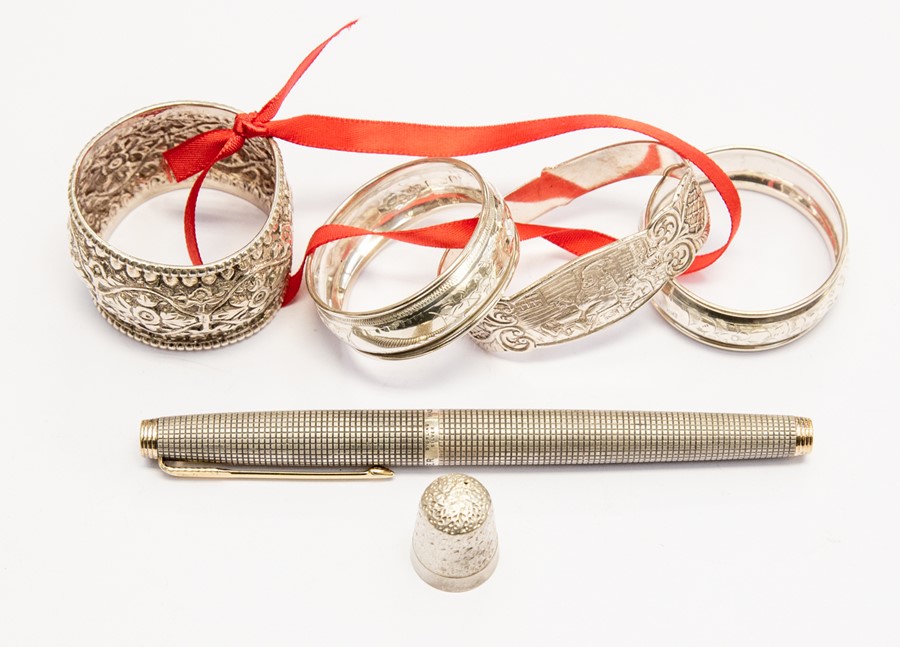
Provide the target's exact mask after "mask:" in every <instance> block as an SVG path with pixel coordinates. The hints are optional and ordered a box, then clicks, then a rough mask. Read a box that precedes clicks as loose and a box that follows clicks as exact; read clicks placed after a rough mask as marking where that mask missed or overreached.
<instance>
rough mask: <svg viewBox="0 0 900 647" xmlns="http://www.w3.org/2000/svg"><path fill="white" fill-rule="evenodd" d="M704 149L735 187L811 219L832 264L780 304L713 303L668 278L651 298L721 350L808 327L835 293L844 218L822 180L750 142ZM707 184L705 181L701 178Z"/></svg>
mask: <svg viewBox="0 0 900 647" xmlns="http://www.w3.org/2000/svg"><path fill="white" fill-rule="evenodd" d="M708 155H709V156H710V157H711V158H712V159H713V161H715V162H716V163H717V164H719V166H721V167H722V169H723V170H724V171H725V172H726V173H728V176H729V177H730V178H731V179H732V180H733V181H734V184H735V186H736V187H737V188H738V189H745V190H748V191H756V192H759V193H763V194H765V195H769V196H772V197H774V198H777V199H779V200H781V201H782V202H784V203H786V204H788V205H789V206H791V207H793V208H794V209H795V210H797V211H798V212H800V213H801V214H802V215H803V216H805V217H806V218H808V219H809V220H810V222H812V223H813V224H814V225H815V226H816V228H817V229H818V230H819V232H820V233H821V234H822V237H823V238H824V239H825V243H826V244H827V245H828V247H829V249H830V250H831V251H832V252H833V254H834V260H835V263H834V268H833V269H832V271H831V273H830V274H829V276H828V278H827V279H826V280H825V282H824V283H822V285H821V286H819V288H818V289H816V290H815V291H814V292H813V293H812V294H810V295H809V296H807V297H806V298H804V299H801V300H800V301H798V302H796V303H793V304H791V305H788V306H786V307H783V308H776V309H772V310H761V311H746V310H735V309H732V308H725V307H722V306H718V305H715V304H713V303H711V302H709V301H707V300H705V299H703V298H701V297H699V296H697V295H696V294H694V293H693V292H691V291H689V290H687V289H686V288H685V287H684V286H683V285H681V284H680V283H679V282H678V281H675V280H673V281H670V282H669V283H667V284H666V285H665V286H664V287H663V289H662V290H660V291H659V292H658V293H657V295H656V297H655V298H654V299H653V305H654V307H655V308H656V309H657V311H658V312H659V313H660V314H661V315H662V316H663V317H664V318H665V319H666V321H668V322H669V323H671V324H672V325H673V326H675V328H677V329H678V330H680V331H681V332H683V333H684V334H686V335H688V336H689V337H692V338H693V339H696V340H698V341H701V342H703V343H705V344H709V345H711V346H715V347H717V348H724V349H727V350H741V351H750V350H766V349H769V348H775V347H778V346H781V345H783V344H787V343H788V342H791V341H794V340H795V339H797V338H798V337H800V336H801V335H803V334H805V333H807V332H809V331H810V330H811V329H812V328H813V327H814V326H815V325H816V324H818V323H819V322H820V321H821V320H822V318H823V317H824V316H825V315H826V314H827V313H828V310H829V309H830V308H831V306H832V305H833V304H834V302H835V300H836V299H837V295H838V292H839V291H840V288H841V286H842V285H843V281H844V266H845V259H846V256H847V222H846V220H845V218H844V211H843V209H842V208H841V205H840V203H839V202H838V199H837V197H836V196H835V195H834V193H833V192H832V191H831V189H830V188H829V187H828V185H827V184H825V181H824V180H822V178H821V177H819V176H818V175H817V174H816V173H815V172H814V171H812V170H811V169H809V168H807V167H806V166H804V165H803V164H801V163H800V162H798V161H796V160H793V159H791V158H789V157H786V156H784V155H780V154H778V153H773V152H771V151H766V150H761V149H756V148H722V149H719V150H715V151H711V152H710V153H708ZM703 185H704V188H705V189H709V186H710V185H709V182H708V181H706V182H704V183H703Z"/></svg>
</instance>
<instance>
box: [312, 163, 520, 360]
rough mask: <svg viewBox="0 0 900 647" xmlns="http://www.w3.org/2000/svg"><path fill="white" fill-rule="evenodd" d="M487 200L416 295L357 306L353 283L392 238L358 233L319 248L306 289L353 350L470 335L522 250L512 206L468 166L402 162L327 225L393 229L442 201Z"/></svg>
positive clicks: (402, 348)
mask: <svg viewBox="0 0 900 647" xmlns="http://www.w3.org/2000/svg"><path fill="white" fill-rule="evenodd" d="M459 203H476V204H480V205H481V212H480V214H479V216H478V224H477V225H476V227H475V231H474V233H473V234H472V237H471V239H470V240H469V242H468V243H467V244H466V246H465V247H464V248H463V250H462V253H461V254H460V255H459V257H458V258H457V259H456V261H454V262H453V263H450V264H449V265H448V266H447V268H446V271H444V272H443V273H442V274H441V275H440V276H438V277H437V278H436V279H434V280H433V281H432V282H431V283H429V284H428V285H427V286H425V287H424V288H422V289H421V290H420V291H418V292H417V293H416V294H414V295H411V296H410V297H408V298H406V299H404V300H402V301H400V302H399V303H395V304H392V305H389V306H386V307H383V308H378V309H376V310H370V311H365V312H350V311H347V310H345V309H344V303H345V300H346V298H347V295H348V293H349V291H350V288H351V287H352V285H353V282H354V280H355V279H356V277H357V276H358V275H359V273H360V272H361V271H362V270H363V269H364V268H365V266H366V264H367V263H368V262H369V261H370V260H371V259H372V258H373V257H374V256H375V255H376V254H377V253H378V252H379V251H380V250H381V249H382V247H383V245H384V244H385V243H386V242H387V241H386V240H385V239H384V238H380V237H375V236H361V237H356V238H348V239H345V240H340V241H336V242H332V243H330V244H328V245H326V246H324V247H321V248H319V249H317V250H316V251H315V252H314V253H313V254H312V255H311V256H310V257H309V259H308V262H307V264H306V286H307V289H308V291H309V294H310V296H311V297H312V298H313V300H314V301H315V303H316V306H317V308H318V310H319V314H320V315H321V317H322V320H323V321H324V322H325V324H326V325H327V326H328V328H330V329H331V331H332V332H333V333H334V334H335V335H337V336H338V337H339V338H340V339H342V340H343V341H345V342H346V343H348V344H350V345H351V346H352V347H353V348H355V349H357V350H359V351H361V352H363V353H367V354H370V355H376V356H379V357H384V358H388V359H405V358H410V357H416V356H418V355H422V354H424V353H427V352H430V351H433V350H436V349H438V348H440V347H442V346H443V345H445V344H447V343H448V342H450V341H452V340H453V339H455V338H456V337H458V336H459V335H461V334H463V333H464V332H466V331H467V330H468V329H469V328H470V327H471V326H472V325H473V324H474V323H475V322H476V321H478V320H479V319H481V318H482V317H483V316H484V315H485V314H486V313H487V312H488V311H489V310H490V309H491V308H493V307H494V304H495V303H496V302H497V299H499V298H500V296H501V295H502V293H503V290H504V289H505V288H506V286H507V284H508V283H509V279H510V278H511V277H512V274H513V272H514V270H515V267H516V263H517V261H518V256H519V239H518V234H517V233H516V228H515V224H514V223H513V221H512V218H511V217H510V214H509V209H508V208H507V206H506V204H505V203H504V201H503V199H502V198H501V197H500V196H499V195H498V194H497V192H496V191H495V190H494V189H493V187H491V186H490V185H489V184H488V183H486V182H485V181H484V180H483V179H482V178H481V176H480V175H479V174H478V173H477V172H476V171H475V170H474V169H473V168H472V167H471V166H469V165H468V164H466V163H464V162H460V161H458V160H454V159H443V158H432V159H424V160H416V161H412V162H408V163H406V164H402V165H400V166H398V167H396V168H394V169H392V170H390V171H387V172H386V173H384V174H382V175H381V176H379V177H377V178H375V179H374V180H372V181H371V182H369V183H368V184H366V185H365V186H363V187H362V188H361V189H359V190H358V191H357V192H356V193H354V194H353V195H352V196H351V197H350V198H349V199H347V201H346V202H344V204H342V205H341V206H340V207H338V209H337V211H335V212H334V214H333V215H332V216H331V218H329V220H328V224H342V225H351V226H355V227H363V228H366V229H370V230H378V231H395V230H398V229H401V228H403V227H404V226H406V225H407V224H409V223H410V222H412V221H414V220H416V219H418V218H419V217H420V216H423V215H425V214H428V213H429V212H431V211H432V210H434V209H437V208H439V207H442V206H445V205H451V204H459Z"/></svg>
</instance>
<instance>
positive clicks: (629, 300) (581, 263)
mask: <svg viewBox="0 0 900 647" xmlns="http://www.w3.org/2000/svg"><path fill="white" fill-rule="evenodd" d="M546 175H550V176H554V177H556V178H559V179H561V180H563V181H565V182H566V183H568V184H569V185H575V186H577V187H578V188H579V189H580V190H581V191H583V193H587V192H589V191H593V190H595V189H598V188H600V187H603V186H606V185H608V184H612V183H614V182H618V181H620V180H624V179H627V178H631V177H637V176H644V175H661V176H663V177H662V179H661V180H660V182H659V184H657V186H656V188H655V189H654V192H653V194H652V197H651V203H653V202H654V197H655V196H657V195H659V193H660V191H661V189H662V188H663V187H665V186H666V185H668V184H670V183H673V182H676V183H677V186H676V187H675V189H674V190H673V191H671V192H669V193H668V194H666V197H665V199H664V200H661V201H658V202H657V204H656V205H655V207H654V209H653V210H652V213H651V212H650V211H649V209H650V205H649V204H648V207H647V208H648V213H649V214H650V215H649V218H648V223H649V224H648V225H647V227H646V229H644V230H643V231H640V232H638V233H636V234H632V235H631V236H628V237H626V238H623V239H621V240H618V241H616V242H614V243H611V244H609V245H605V246H604V247H601V248H599V249H597V250H595V251H593V252H590V253H588V254H585V255H583V256H580V257H578V258H576V259H574V260H572V261H569V262H568V263H566V264H565V265H563V266H561V267H559V268H557V269H556V270H554V271H552V272H550V273H549V274H547V275H546V276H544V277H543V278H541V279H539V280H538V281H536V282H534V283H532V284H531V285H529V286H528V287H526V288H524V289H522V290H520V291H519V292H517V293H516V294H514V295H512V296H510V297H504V298H502V299H501V300H500V301H499V302H498V303H497V305H496V306H494V309H493V310H492V311H491V312H490V314H489V315H488V316H487V317H485V318H484V319H483V320H482V321H481V322H479V323H478V324H476V325H475V326H474V327H473V328H472V329H471V330H470V331H469V335H470V336H471V337H472V339H473V340H474V341H475V342H476V343H477V344H478V345H479V346H481V347H482V348H484V349H486V350H491V351H527V350H531V349H533V348H537V347H541V346H551V345H554V344H560V343H563V342H567V341H572V340H575V339H579V338H581V337H584V336H586V335H589V334H591V333H593V332H596V331H597V330H600V329H601V328H603V327H605V326H608V325H610V324H612V323H614V322H616V321H618V320H619V319H622V318H623V317H626V316H628V315H629V314H631V313H632V312H634V311H635V310H637V309H638V308H639V307H640V306H642V305H644V304H645V303H646V302H647V301H649V300H650V298H651V297H652V296H653V295H654V294H655V293H656V292H657V291H658V290H659V289H660V288H662V287H663V285H665V284H666V282H667V281H669V280H670V279H672V278H674V277H676V276H678V275H679V274H681V273H682V272H684V271H685V270H686V269H687V268H688V266H689V265H690V264H691V262H692V261H693V260H694V256H695V255H696V253H697V251H698V250H699V249H700V247H702V245H703V243H704V242H705V241H706V237H707V234H708V232H709V209H708V207H707V204H706V199H705V198H704V196H703V191H702V190H701V188H700V184H699V182H698V181H697V179H696V177H695V175H694V173H693V171H692V170H691V168H690V166H689V165H688V163H687V162H685V160H684V159H682V158H681V157H680V156H679V155H678V154H677V153H675V152H674V151H672V150H670V149H669V148H667V147H665V146H663V145H662V144H658V143H656V142H626V143H623V144H616V145H613V146H608V147H605V148H601V149H599V150H596V151H593V152H591V153H587V154H586V155H582V156H580V157H576V158H574V159H571V160H569V161H567V162H563V163H562V164H558V165H557V166H554V167H551V168H548V169H545V170H544V173H543V174H542V176H546ZM573 199H574V198H573V197H565V198H561V197H549V198H546V199H543V200H540V201H537V202H515V201H513V200H512V199H510V201H509V206H510V210H511V211H512V214H513V217H514V218H515V220H516V221H517V222H530V221H532V220H534V219H536V218H538V217H540V216H542V215H544V214H545V213H547V212H549V211H551V210H553V209H555V208H557V207H559V206H562V205H565V204H568V203H569V202H571V201H572V200H573ZM458 254H459V252H458V251H456V250H450V251H448V252H447V254H445V256H444V262H449V261H452V260H453V259H454V258H456V257H457V256H458Z"/></svg>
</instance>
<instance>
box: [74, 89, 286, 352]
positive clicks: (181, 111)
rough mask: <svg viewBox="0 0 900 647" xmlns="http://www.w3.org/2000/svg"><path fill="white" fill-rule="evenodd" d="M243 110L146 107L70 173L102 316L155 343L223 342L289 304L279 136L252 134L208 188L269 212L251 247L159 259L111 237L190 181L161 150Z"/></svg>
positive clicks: (78, 252) (80, 253) (85, 259)
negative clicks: (179, 178)
mask: <svg viewBox="0 0 900 647" xmlns="http://www.w3.org/2000/svg"><path fill="white" fill-rule="evenodd" d="M236 114H237V111H235V110H233V109H231V108H227V107H225V106H221V105H217V104H212V103H193V102H191V103H187V102H184V103H182V102H178V103H169V104H162V105H158V106H153V107H150V108H145V109H144V110H140V111H138V112H135V113H133V114H131V115H128V116H126V117H124V118H123V119H121V120H119V121H117V122H116V123H114V124H113V125H112V126H110V127H109V128H107V129H106V130H104V131H103V132H101V133H100V134H99V135H97V136H96V137H95V138H94V139H93V140H91V142H90V143H88V145H87V146H86V147H85V148H84V150H83V151H82V152H81V154H80V155H79V157H78V159H77V160H76V162H75V166H74V168H73V169H72V175H71V178H70V180H69V205H70V210H71V213H70V218H69V232H70V236H71V238H70V241H71V253H72V259H73V261H74V263H75V266H76V268H77V269H78V271H79V272H80V274H81V276H82V278H83V280H84V282H85V283H86V284H87V286H88V289H89V290H90V292H91V296H92V297H93V299H94V302H95V304H96V305H97V308H98V310H99V311H100V313H101V314H102V315H103V316H104V317H105V318H106V319H107V321H109V322H110V323H111V324H112V325H113V326H115V327H116V328H117V329H118V330H120V331H122V332H123V333H125V334H126V335H128V336H129V337H132V338H133V339H137V340H138V341H141V342H144V343H146V344H149V345H151V346H156V347H160V348H168V349H174V350H196V349H205V348H216V347H219V346H223V345H225V344H230V343H232V342H235V341H238V340H241V339H244V338H245V337H248V336H250V335H252V334H253V333H255V332H257V331H258V330H259V329H260V328H262V327H263V326H265V325H266V324H267V323H268V322H269V321H270V320H271V318H272V317H273V316H274V315H275V313H276V312H277V311H278V309H279V307H280V305H281V299H282V295H283V293H284V288H285V285H286V281H287V277H288V273H289V271H290V264H291V199H290V190H289V188H288V185H287V181H286V180H285V177H284V170H283V168H282V161H281V154H280V153H279V151H278V147H277V146H276V144H275V143H274V142H273V141H272V140H268V139H251V140H248V141H247V142H246V144H245V145H244V147H243V148H242V149H241V150H240V151H238V152H237V153H236V154H234V155H232V156H231V157H229V158H227V159H225V160H222V161H221V162H219V163H217V164H216V165H215V166H214V167H213V168H212V170H211V172H210V174H209V178H208V180H207V183H206V186H207V187H211V188H215V189H218V190H221V191H226V192H228V193H231V194H233V195H236V196H238V197H240V198H243V199H244V200H247V201H248V202H250V203H252V204H253V205H255V206H256V207H258V208H259V209H260V210H262V211H263V212H264V213H266V214H268V217H267V219H266V222H265V224H264V225H263V226H262V228H261V229H260V231H259V232H258V233H257V234H256V236H255V237H254V238H253V240H251V241H250V242H249V243H248V244H247V245H246V246H245V247H243V248H242V249H240V250H238V251H237V252H235V253H233V254H231V255H229V256H227V257H226V258H223V259H221V260H218V261H215V262H213V263H208V264H204V265H199V266H178V265H166V264H160V263H154V262H152V261H147V260H143V259H139V258H136V257H134V256H131V255H129V254H126V253H124V252H122V251H120V250H118V249H116V248H115V247H113V246H112V245H110V244H109V243H108V242H107V238H108V236H109V234H110V233H111V232H112V230H113V229H114V228H115V227H116V225H117V224H118V223H119V222H120V221H121V220H122V219H123V218H124V217H125V216H126V215H127V214H128V213H129V212H130V211H132V210H133V209H134V208H135V207H137V206H138V205H139V204H141V203H142V202H144V201H146V200H147V199H149V198H151V197H153V196H156V195H159V194H161V193H165V192H168V191H172V190H174V189H181V188H184V187H185V186H186V185H187V183H186V182H182V183H178V184H176V183H173V182H171V181H170V180H169V179H168V177H167V174H166V165H165V161H164V159H163V156H162V153H163V152H165V151H166V150H167V149H168V148H170V147H171V145H172V143H173V142H178V141H183V140H185V139H187V138H189V137H192V136H194V135H196V134H198V133H200V132H203V131H207V130H213V129H216V128H230V127H231V125H232V123H233V122H234V118H235V115H236Z"/></svg>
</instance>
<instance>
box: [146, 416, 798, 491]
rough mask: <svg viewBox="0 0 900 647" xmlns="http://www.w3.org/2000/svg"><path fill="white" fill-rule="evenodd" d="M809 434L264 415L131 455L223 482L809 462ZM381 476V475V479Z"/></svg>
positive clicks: (202, 422) (648, 420)
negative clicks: (433, 469) (275, 475)
mask: <svg viewBox="0 0 900 647" xmlns="http://www.w3.org/2000/svg"><path fill="white" fill-rule="evenodd" d="M812 434H813V432H812V423H811V422H810V421H809V420H808V419H807V418H799V417H794V416H775V415H756V414H725V413H676V412H634V411H589V410H530V409H512V410H509V409H498V410H467V409H426V410H397V411H382V410H369V411H349V410H348V411H271V412H254V413H222V414H207V415H188V416H173V417H165V418H155V419H150V420H145V421H144V422H143V423H142V425H141V452H142V454H143V455H144V456H146V457H148V458H152V459H155V460H158V461H159V464H160V467H162V468H163V469H165V470H166V471H167V472H169V473H170V474H173V475H176V476H178V475H184V476H218V475H221V474H218V473H216V472H217V470H216V469H215V466H218V467H220V468H224V469H226V470H227V469H230V468H237V469H239V470H241V471H242V473H244V474H242V475H249V476H252V474H253V473H252V470H257V472H256V473H265V472H266V471H267V470H283V469H287V468H290V469H306V468H316V469H332V468H363V469H365V468H369V467H373V466H377V467H382V466H386V467H398V466H400V467H402V466H439V465H452V466H463V465H587V464H601V463H647V462H664V461H709V460H732V459H755V458H785V457H789V456H797V455H800V454H805V453H807V452H809V451H810V450H811V449H812V438H813V435H812ZM198 466H201V467H202V466H213V471H212V472H209V473H201V474H197V473H194V472H195V471H196V468H197V467H198ZM178 470H185V471H183V472H179V471H178ZM387 472H389V470H386V471H385V472H381V473H380V475H382V476H389V474H388V473H387ZM325 474H326V476H334V474H331V473H327V472H326V473H325ZM337 474H340V473H337ZM354 474H356V475H357V476H359V475H361V473H359V472H356V473H354ZM369 476H372V475H371V474H369Z"/></svg>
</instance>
